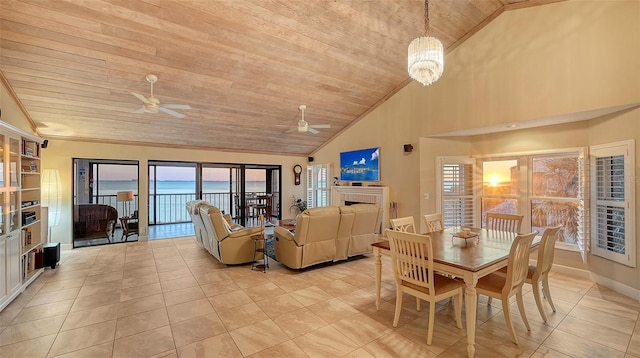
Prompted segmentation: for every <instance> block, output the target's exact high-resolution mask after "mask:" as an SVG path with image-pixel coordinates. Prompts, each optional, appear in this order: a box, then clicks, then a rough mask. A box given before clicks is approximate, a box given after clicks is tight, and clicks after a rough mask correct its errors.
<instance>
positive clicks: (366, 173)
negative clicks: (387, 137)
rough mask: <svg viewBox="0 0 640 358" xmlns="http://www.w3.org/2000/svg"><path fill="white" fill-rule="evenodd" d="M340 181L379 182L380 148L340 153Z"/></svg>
mask: <svg viewBox="0 0 640 358" xmlns="http://www.w3.org/2000/svg"><path fill="white" fill-rule="evenodd" d="M340 180H342V181H353V182H360V181H380V148H368V149H360V150H353V151H350V152H342V153H340Z"/></svg>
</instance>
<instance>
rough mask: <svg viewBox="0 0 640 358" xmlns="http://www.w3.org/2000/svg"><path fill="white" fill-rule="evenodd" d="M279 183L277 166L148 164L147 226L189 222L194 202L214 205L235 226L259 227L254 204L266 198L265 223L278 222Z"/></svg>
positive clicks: (157, 162)
mask: <svg viewBox="0 0 640 358" xmlns="http://www.w3.org/2000/svg"><path fill="white" fill-rule="evenodd" d="M280 181H281V180H280V166H275V165H258V164H251V165H248V164H227V163H224V164H219V163H184V162H165V161H150V162H149V224H150V225H154V224H171V223H182V222H188V221H190V217H189V216H188V214H187V211H186V203H187V202H188V201H190V200H196V199H203V200H206V201H208V202H209V203H211V204H212V205H215V206H216V207H218V208H219V209H220V210H221V211H222V212H223V213H225V214H229V215H231V217H232V219H233V221H234V222H236V223H239V224H241V225H245V226H247V225H249V226H251V225H258V224H259V223H258V222H257V221H256V220H255V218H256V215H255V213H256V212H257V211H256V210H254V209H256V208H255V206H254V205H255V200H257V199H258V198H259V197H260V198H262V197H267V198H268V199H265V200H268V205H267V206H268V207H269V209H270V210H268V212H269V215H268V216H269V217H268V218H266V219H267V220H273V219H277V218H279V217H280V200H281V198H280ZM261 200H262V199H261ZM263 213H267V211H266V210H265V211H263Z"/></svg>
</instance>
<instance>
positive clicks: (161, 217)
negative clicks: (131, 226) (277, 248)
mask: <svg viewBox="0 0 640 358" xmlns="http://www.w3.org/2000/svg"><path fill="white" fill-rule="evenodd" d="M250 194H251V195H254V196H255V195H264V194H265V193H264V192H251V193H249V192H247V195H250ZM117 199H118V197H117V195H97V196H96V202H97V203H98V204H106V205H110V206H113V207H114V208H116V209H117V210H118V217H123V216H126V215H127V214H126V213H128V214H129V215H131V214H132V213H133V210H135V209H134V208H137V207H138V196H137V195H136V196H134V198H133V201H131V202H121V201H118V200H117ZM195 199H196V195H195V194H151V195H150V196H149V225H157V224H178V223H184V222H189V221H191V217H189V213H187V210H186V205H187V202H188V201H191V200H195ZM202 199H203V200H206V201H208V202H209V203H211V204H212V205H215V206H216V207H218V208H219V209H220V210H221V211H223V212H224V213H229V214H231V215H232V216H233V217H234V218H236V216H237V215H238V213H239V209H238V210H236V208H237V207H238V205H239V204H238V203H237V202H235V200H234V194H230V193H203V194H202ZM232 205H233V206H232ZM278 207H279V206H278V205H277V195H276V194H274V202H273V209H272V211H273V213H274V216H277V208H278ZM125 208H126V209H125ZM128 208H131V209H128Z"/></svg>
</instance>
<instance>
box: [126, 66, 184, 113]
mask: <svg viewBox="0 0 640 358" xmlns="http://www.w3.org/2000/svg"><path fill="white" fill-rule="evenodd" d="M145 78H146V80H147V82H149V83H151V96H149V98H147V97H145V96H143V95H141V94H139V93H135V92H131V94H132V95H134V96H136V97H137V98H138V99H139V100H141V101H142V108H140V109H138V110H136V111H134V112H133V113H158V111H162V112H164V113H167V114H170V115H172V116H174V117H178V118H184V117H185V115H184V114H182V113H178V112H176V111H174V110H172V109H191V106H189V105H188V104H164V105H160V100H158V99H157V98H155V97H154V96H153V84H154V83H156V82H157V81H158V76H156V75H153V74H148V75H147V76H146V77H145Z"/></svg>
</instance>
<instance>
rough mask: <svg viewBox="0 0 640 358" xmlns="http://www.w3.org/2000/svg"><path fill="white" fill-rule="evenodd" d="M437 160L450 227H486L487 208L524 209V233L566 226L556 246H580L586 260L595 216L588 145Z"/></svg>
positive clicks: (443, 208) (519, 211)
mask: <svg viewBox="0 0 640 358" xmlns="http://www.w3.org/2000/svg"><path fill="white" fill-rule="evenodd" d="M438 163H439V164H438V165H439V169H440V171H439V172H440V178H438V180H440V182H439V183H438V187H439V188H440V189H439V192H440V195H441V199H439V200H438V202H439V204H440V207H439V210H440V212H442V213H443V217H444V220H445V226H447V227H451V226H455V225H469V226H471V224H470V223H472V224H473V225H474V226H475V227H484V224H485V217H486V214H487V213H488V212H498V213H505V214H519V215H523V216H524V218H523V221H522V227H521V231H522V232H531V231H533V230H538V231H539V232H541V233H542V232H543V230H544V228H545V227H548V226H555V225H562V226H563V228H562V236H561V237H560V238H559V239H558V242H557V243H556V248H560V249H566V250H572V251H580V252H581V253H582V254H583V258H585V259H586V251H587V249H588V247H587V244H588V241H585V238H586V237H589V232H590V230H589V229H590V227H589V222H590V220H589V217H588V212H589V207H588V205H585V192H588V180H587V179H588V175H587V171H588V170H587V164H588V163H587V162H585V149H584V148H575V149H564V150H557V151H556V150H554V151H544V152H532V153H518V154H513V155H505V154H501V155H500V156H498V155H496V156H491V157H486V158H478V159H469V158H455V157H441V158H438ZM474 163H475V168H476V169H474V166H473V165H474ZM477 168H482V169H481V170H477ZM474 173H476V174H475V175H474ZM480 179H481V180H480Z"/></svg>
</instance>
